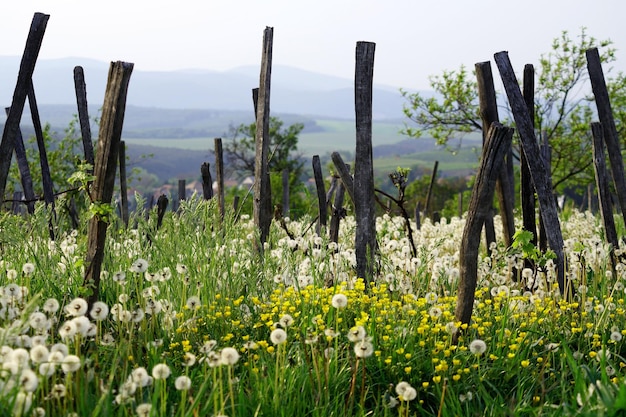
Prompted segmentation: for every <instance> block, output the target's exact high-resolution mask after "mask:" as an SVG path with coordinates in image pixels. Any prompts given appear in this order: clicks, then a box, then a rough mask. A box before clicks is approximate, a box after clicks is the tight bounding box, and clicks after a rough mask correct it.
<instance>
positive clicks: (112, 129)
mask: <svg viewBox="0 0 626 417" xmlns="http://www.w3.org/2000/svg"><path fill="white" fill-rule="evenodd" d="M132 71H133V64H132V63H127V62H121V61H117V62H112V63H111V65H110V67H109V76H108V80H107V87H106V90H105V94H104V104H103V105H102V118H101V120H100V131H99V134H98V153H97V155H96V160H95V165H94V176H95V180H94V181H93V183H92V186H91V189H90V191H89V197H90V200H91V203H92V205H93V207H94V209H95V210H97V212H98V213H97V214H96V215H94V216H93V217H92V218H91V220H90V221H89V232H88V235H87V255H86V262H85V276H84V278H83V287H84V288H85V290H86V291H88V290H91V294H90V296H89V303H90V305H91V304H93V303H94V302H95V301H97V300H98V296H99V291H100V272H101V271H102V261H103V259H104V249H105V241H106V232H107V227H108V225H109V221H110V218H109V216H110V215H111V214H112V213H111V212H110V210H108V209H107V208H109V209H110V207H111V206H110V205H111V199H112V197H113V191H114V188H115V172H116V171H117V162H118V153H119V146H120V141H121V136H122V127H123V125H124V112H125V111H126V95H127V91H128V83H129V82H130V75H131V73H132Z"/></svg>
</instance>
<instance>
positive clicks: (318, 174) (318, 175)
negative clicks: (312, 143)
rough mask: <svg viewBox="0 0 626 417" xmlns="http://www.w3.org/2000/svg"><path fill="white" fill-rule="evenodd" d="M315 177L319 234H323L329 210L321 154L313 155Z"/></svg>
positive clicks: (317, 230)
mask: <svg viewBox="0 0 626 417" xmlns="http://www.w3.org/2000/svg"><path fill="white" fill-rule="evenodd" d="M312 165H313V177H314V178H315V189H316V190H317V205H318V207H319V216H318V219H317V229H316V232H317V235H318V236H321V235H322V233H323V231H322V229H323V228H325V227H326V224H327V222H326V219H327V217H328V210H327V205H326V189H325V187H324V177H323V175H322V163H321V162H320V156H319V155H313V161H312Z"/></svg>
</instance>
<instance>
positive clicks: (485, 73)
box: [475, 61, 515, 247]
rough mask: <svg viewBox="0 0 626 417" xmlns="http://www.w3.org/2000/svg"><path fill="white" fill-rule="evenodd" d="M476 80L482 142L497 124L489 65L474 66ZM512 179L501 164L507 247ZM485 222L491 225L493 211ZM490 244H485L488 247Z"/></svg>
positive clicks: (510, 235) (499, 185) (501, 201)
mask: <svg viewBox="0 0 626 417" xmlns="http://www.w3.org/2000/svg"><path fill="white" fill-rule="evenodd" d="M475 68H476V80H477V85H478V100H479V107H480V117H481V119H482V124H483V127H482V130H483V142H484V141H485V139H486V136H487V131H488V130H489V127H490V126H491V124H492V123H493V122H499V121H500V119H499V117H498V103H497V96H496V89H495V87H494V85H493V74H492V72H491V63H490V62H489V61H487V62H479V63H477V64H476V65H475ZM512 156H513V155H512V152H511V151H510V150H509V152H507V154H506V160H507V161H510V160H511V159H512ZM512 179H513V166H512V165H511V167H510V172H509V169H508V164H506V163H504V164H502V169H501V171H500V175H499V176H498V180H497V182H496V195H497V197H498V205H499V207H500V217H501V219H502V234H503V237H504V244H505V245H506V246H507V247H509V246H511V243H513V235H514V234H515V219H514V218H513V206H514V205H515V196H514V195H513V193H512V192H511V182H512ZM491 214H492V215H491V216H488V217H487V218H486V219H485V221H486V222H491V223H493V211H491ZM490 244H491V242H487V246H489V245H490Z"/></svg>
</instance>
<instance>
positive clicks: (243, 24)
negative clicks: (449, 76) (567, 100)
mask: <svg viewBox="0 0 626 417" xmlns="http://www.w3.org/2000/svg"><path fill="white" fill-rule="evenodd" d="M34 12H43V13H46V14H50V15H51V16H50V20H49V22H48V27H47V30H46V35H45V37H44V42H43V46H42V49H41V53H40V58H61V57H77V56H80V57H89V58H94V59H98V60H101V61H106V62H108V61H116V60H123V61H129V62H134V63H135V69H136V70H172V69H188V68H202V69H212V70H226V69H229V68H233V67H237V66H241V65H250V64H252V65H258V64H259V62H260V58H261V43H262V35H263V29H264V28H265V27H266V26H272V27H274V64H281V65H289V66H293V67H298V68H302V69H308V70H311V71H316V72H321V73H326V74H331V75H338V76H341V77H346V78H353V76H354V49H355V45H356V42H357V41H371V42H375V43H376V56H375V66H374V77H375V79H374V81H375V83H378V84H388V85H392V86H398V87H405V88H427V87H428V77H429V75H432V74H439V73H441V71H442V70H444V69H457V68H459V66H460V65H462V64H463V65H466V66H467V67H473V65H474V64H475V63H476V62H480V61H486V60H492V59H493V54H494V53H495V52H499V51H502V50H508V51H509V55H510V58H511V61H512V63H513V65H514V66H515V67H516V68H517V69H519V70H521V69H522V68H523V66H524V64H526V63H532V64H537V62H538V59H539V57H540V55H541V54H542V53H545V52H547V51H548V50H549V49H550V45H551V42H552V39H554V38H555V37H557V36H559V34H560V33H561V31H563V30H567V31H569V32H570V34H571V35H572V36H575V35H578V34H579V33H580V28H581V27H582V26H585V27H587V30H588V34H589V35H591V36H593V37H595V38H598V39H607V38H609V39H611V40H613V41H614V46H615V47H616V48H617V49H618V55H617V57H618V61H617V64H615V65H614V67H615V69H617V70H624V71H626V24H625V23H624V21H625V20H626V1H624V0H595V1H591V0H525V1H517V0H515V1H509V0H429V1H423V0H386V1H382V0H334V1H329V0H316V1H300V0H198V1H195V0H167V1H165V0H106V1H97V0H2V2H1V4H0V16H1V17H2V19H1V21H2V22H1V24H0V39H2V42H1V43H0V55H21V54H22V52H23V49H24V42H25V40H26V36H27V33H28V28H29V26H30V22H31V20H32V16H33V14H34Z"/></svg>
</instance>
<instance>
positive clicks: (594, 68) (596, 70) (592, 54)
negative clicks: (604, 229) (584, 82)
mask: <svg viewBox="0 0 626 417" xmlns="http://www.w3.org/2000/svg"><path fill="white" fill-rule="evenodd" d="M586 56H587V70H588V72H589V79H590V80H591V88H592V90H593V95H594V97H595V100H596V107H597V108H598V117H599V118H600V123H602V130H603V131H604V143H605V144H606V149H607V152H608V154H609V161H610V162H611V173H612V176H613V183H614V184H615V192H616V193H617V201H619V206H620V209H621V210H622V216H623V218H624V222H625V223H626V179H625V178H624V162H623V160H622V152H621V150H620V145H619V140H620V139H619V135H618V134H617V128H616V127H615V120H614V119H613V111H612V110H611V101H610V100H609V93H608V90H607V88H606V82H605V80H604V73H603V71H602V63H601V61H600V54H599V52H598V48H591V49H589V50H587V51H586Z"/></svg>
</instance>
